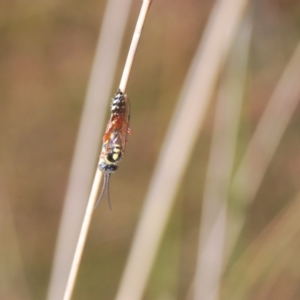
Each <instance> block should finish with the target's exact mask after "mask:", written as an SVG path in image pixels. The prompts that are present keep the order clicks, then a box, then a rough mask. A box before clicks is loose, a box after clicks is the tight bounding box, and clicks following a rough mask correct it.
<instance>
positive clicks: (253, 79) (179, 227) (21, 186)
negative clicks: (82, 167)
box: [0, 0, 300, 300]
mask: <svg viewBox="0 0 300 300" xmlns="http://www.w3.org/2000/svg"><path fill="white" fill-rule="evenodd" d="M105 4H106V2H105V1H94V0H87V1H84V2H83V1H77V0H76V1H72V2H71V1H64V2H61V1H50V0H44V1H39V2H35V1H28V2H23V1H19V0H15V1H9V0H2V1H1V2H0V145H1V147H0V204H1V203H2V202H3V203H4V202H7V203H9V206H10V209H11V212H12V216H13V227H3V226H4V224H5V223H4V221H5V218H4V219H2V223H1V224H0V225H1V226H2V229H1V244H0V256H2V259H1V260H0V262H1V266H0V268H1V271H0V272H1V277H0V281H1V282H0V298H1V299H5V300H6V299H7V300H15V299H37V300H38V299H44V298H45V295H46V291H47V284H48V280H49V276H50V270H51V263H52V258H53V253H54V247H55V241H56V236H57V231H58V225H59V220H60V215H61V209H62V205H63V198H64V193H65V190H66V184H67V180H68V174H69V170H70V164H71V160H72V155H73V149H74V144H75V139H76V134H77V129H78V124H79V119H80V115H81V109H82V107H83V100H84V97H85V92H86V88H87V83H88V79H89V74H90V71H91V65H92V61H93V55H94V51H95V46H96V42H97V37H98V32H99V27H100V25H101V18H102V14H103V12H104V9H105ZM212 4H213V1H209V0H201V1H193V0H187V1H179V0H173V1H155V0H154V1H153V4H152V6H151V9H150V13H149V17H148V18H147V21H146V25H145V28H144V32H143V36H142V39H141V42H140V46H139V48H138V53H137V56H136V59H135V61H134V66H133V71H132V75H131V77H130V81H129V86H128V91H127V92H128V94H129V96H130V99H131V109H132V110H131V128H132V131H133V134H132V135H131V136H130V137H129V143H128V146H127V149H126V155H125V157H124V159H123V161H122V164H121V166H120V170H119V171H118V172H117V173H116V174H115V175H114V176H113V178H112V180H111V199H112V201H113V211H112V212H109V210H108V208H107V207H106V204H105V203H102V204H101V205H100V207H99V209H98V210H97V211H96V213H95V216H94V219H93V222H92V227H91V230H90V234H89V237H88V240H87V245H86V249H85V252H84V256H83V261H82V265H81V267H80V272H79V277H78V281H77V284H76V289H75V293H74V299H113V298H114V296H115V293H116V289H117V287H118V283H119V280H120V277H121V274H122V270H123V267H124V263H125V259H126V256H127V253H128V251H129V247H130V242H131V240H132V236H133V233H134V228H135V225H136V222H137V220H138V217H139V213H140V209H141V207H142V205H143V202H142V201H143V196H144V195H145V194H146V191H147V187H148V183H149V180H150V178H151V174H152V171H153V167H154V165H155V161H156V158H157V155H158V153H159V151H160V146H161V144H162V141H163V139H164V136H165V132H166V129H167V126H168V123H169V120H170V117H171V115H172V112H173V109H174V107H175V105H176V101H177V99H178V96H179V93H180V89H181V87H182V84H183V81H184V78H185V75H186V72H187V70H188V68H189V64H190V62H191V60H192V57H193V54H194V52H195V49H196V47H197V45H198V42H199V39H200V38H201V34H202V32H203V29H204V27H205V24H206V21H207V19H208V16H209V12H210V9H211V6H212ZM139 8H140V1H134V7H133V10H132V14H131V19H130V22H129V24H128V28H127V29H128V30H127V34H126V36H125V40H124V46H123V48H122V49H123V50H122V51H123V52H122V55H121V58H120V64H119V68H118V73H117V78H116V86H117V82H118V80H119V78H120V74H121V70H122V68H123V65H124V59H125V57H126V55H127V51H128V45H129V43H130V40H131V35H132V30H133V28H134V25H135V22H136V17H137V12H138V10H139ZM252 9H253V18H254V31H253V40H252V44H251V52H250V66H249V71H248V79H247V90H246V93H245V101H244V107H243V114H242V120H241V128H240V138H239V141H240V143H239V145H238V153H237V158H236V163H237V164H238V162H239V159H240V158H241V156H242V155H243V153H244V150H245V148H246V146H247V142H248V140H249V138H250V136H251V133H252V132H253V130H254V128H255V126H256V124H257V122H258V120H259V118H260V116H261V114H262V112H263V110H264V107H265V105H266V103H267V101H268V99H269V97H270V95H271V93H272V91H273V90H274V87H275V86H276V83H277V80H278V78H279V77H280V75H281V73H282V70H283V68H284V66H285V64H286V63H287V61H288V59H289V58H290V56H291V54H292V53H293V50H294V48H295V46H296V45H297V43H298V40H299V36H300V2H299V1H296V0H289V1H287V0H273V1H271V0H265V1H254V2H253V3H252ZM299 82H300V78H299ZM299 84H300V83H299ZM112 93H113V92H112ZM213 112H214V105H211V107H210V111H209V112H208V114H207V118H206V122H205V124H204V127H203V130H202V132H201V136H199V141H198V144H197V146H196V148H195V150H194V153H193V157H192V159H191V161H190V164H189V166H188V168H187V170H188V171H187V172H186V174H185V176H184V181H183V183H182V186H181V189H180V192H179V194H178V196H177V198H178V199H177V205H176V207H175V209H174V211H173V214H172V217H171V221H170V224H169V226H168V229H167V233H166V236H165V239H164V242H163V245H162V246H161V250H160V253H159V256H158V259H157V262H156V265H155V266H154V271H153V273H152V276H151V280H150V285H149V286H148V289H147V292H146V295H145V299H147V300H148V299H149V300H150V299H158V300H159V299H163V300H168V299H185V296H186V295H187V292H188V289H189V287H190V284H191V281H192V279H193V276H194V271H195V261H196V247H197V238H198V227H199V216H200V211H201V198H202V192H203V182H204V178H205V171H206V163H207V158H208V153H209V142H210V136H211V130H212V118H213V114H214V113H213ZM299 116H300V108H299V107H298V109H297V110H296V111H295V113H294V116H293V119H292V121H291V122H290V124H289V126H288V129H287V131H286V132H285V134H284V137H283V139H282V141H281V143H280V146H279V148H278V149H277V151H276V154H275V157H274V158H273V160H272V163H271V165H270V167H269V169H268V172H267V175H266V177H265V179H264V181H263V183H262V186H261V187H260V190H259V193H258V195H257V197H256V198H255V201H254V203H253V205H252V206H251V208H250V210H249V213H248V217H247V223H246V225H245V228H244V230H243V235H242V237H241V238H240V240H239V244H238V245H237V248H236V250H235V255H234V257H232V258H231V264H232V266H234V264H235V262H236V261H238V260H241V259H243V254H244V251H246V249H248V248H249V247H250V245H252V243H253V241H255V240H256V239H257V237H258V236H259V235H260V234H261V232H262V231H263V229H264V228H265V227H266V226H268V225H269V224H270V222H271V221H272V220H273V218H274V217H275V216H276V215H277V214H278V213H280V212H281V211H282V209H284V208H285V207H286V206H287V205H288V204H289V203H291V201H293V199H294V197H295V195H296V194H297V192H298V191H299V189H300V180H299V178H300V156H299V151H300V136H299V129H300V118H299ZM187 117H188V116H187ZM99 138H100V137H99ZM83 201H85V199H83ZM1 205H2V204H1ZM3 207H4V208H5V207H7V206H6V205H4V204H3ZM0 209H1V208H0ZM5 213H6V210H3V215H5ZM291 213H292V212H291ZM12 229H14V230H15V231H14V232H10V231H9V230H12ZM6 230H7V232H6ZM3 232H5V235H4V234H3ZM288 232H289V230H287V233H286V234H287V235H288ZM14 235H15V236H16V239H17V243H18V244H17V245H16V247H19V251H20V254H21V257H20V258H21V261H22V265H23V268H24V274H23V275H24V276H23V275H22V273H18V271H16V272H12V271H11V270H14V265H15V264H16V263H17V261H16V258H15V252H14V251H8V252H5V251H4V250H3V249H4V248H5V244H6V243H9V242H10V239H11V238H12V237H13V236H14ZM268 240H269V239H268V238H266V239H265V240H263V241H261V243H262V244H263V243H264V242H265V243H266V242H268ZM277 243H279V244H280V240H279V241H277ZM277 246H279V245H276V244H274V248H276V247H277ZM299 246H300V241H299V238H297V239H293V240H292V241H291V242H290V243H287V244H286V246H285V248H284V249H283V251H282V252H280V253H279V254H278V257H277V260H276V259H274V261H273V263H272V266H271V267H269V268H275V269H276V268H277V271H276V272H277V273H276V272H275V273H274V272H273V273H272V272H271V271H270V272H267V270H263V271H262V272H265V273H264V276H262V275H261V274H260V275H259V276H258V275H257V278H254V279H253V278H252V281H251V282H254V283H253V285H250V286H248V284H249V282H250V281H247V280H248V279H247V277H245V278H244V279H243V274H244V273H245V272H246V270H247V268H248V267H249V265H250V264H251V261H252V259H253V257H255V255H257V253H256V252H255V249H256V251H259V247H258V248H255V249H254V250H253V251H254V252H253V253H252V254H251V253H250V254H249V255H248V256H247V257H246V258H244V259H246V263H245V262H244V268H241V269H239V272H240V273H238V274H236V275H237V276H238V277H239V279H240V280H242V281H243V283H242V284H244V285H245V286H244V289H245V290H246V291H247V292H245V293H244V294H243V296H242V298H239V299H272V300H274V299H278V300H282V299H285V300H287V299H299V298H300V289H299V280H300V271H299V270H300V268H299V267H300V266H299V261H300V260H299V258H300V257H299V251H297V250H298V249H299ZM261 247H262V246H261ZM270 251H272V248H271V249H270ZM4 254H5V256H4ZM288 254H290V255H288ZM251 255H252V256H251ZM282 260H283V261H284V262H282ZM276 262H280V263H281V265H280V266H281V267H278V266H277V265H276ZM230 270H231V269H230V268H229V270H228V271H227V273H225V277H224V285H225V288H226V290H227V293H229V295H230V294H231V291H233V290H234V289H235V285H236V282H234V281H233V282H232V281H230V280H228V281H226V280H227V277H226V274H229V275H228V278H231V277H229V276H231V275H230V272H231V271H230ZM272 274H277V276H275V278H273V279H272V277H271V275H272ZM253 276H256V275H253ZM26 286H27V288H26ZM26 290H27V291H26ZM262 290H263V292H262ZM27 293H28V297H27V296H25V295H26V294H27ZM225 294H226V293H225ZM225 294H224V295H225ZM226 295H227V296H224V299H232V298H230V296H228V294H226ZM262 295H263V296H262ZM236 299H238V298H236Z"/></svg>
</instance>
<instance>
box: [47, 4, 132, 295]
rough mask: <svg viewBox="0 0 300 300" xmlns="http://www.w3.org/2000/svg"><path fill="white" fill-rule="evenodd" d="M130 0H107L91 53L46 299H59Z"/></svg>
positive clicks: (63, 286) (94, 163)
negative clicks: (81, 111)
mask: <svg viewBox="0 0 300 300" xmlns="http://www.w3.org/2000/svg"><path fill="white" fill-rule="evenodd" d="M130 5H131V0H124V1H118V0H109V1H108V2H107V8H106V12H105V14H104V19H103V24H102V28H101V32H100V35H99V41H98V45H97V49H96V53H95V59H94V63H93V68H92V73H91V78H90V82H89V86H88V90H87V95H86V100H85V105H84V109H83V113H82V117H81V121H80V128H79V132H78V137H77V141H76V146H75V153H74V157H73V162H72V166H71V171H70V178H69V182H68V187H67V191H66V196H65V202H64V208H63V212H62V218H61V224H60V229H59V233H58V240H57V245H56V250H55V257H54V262H53V269H52V274H51V279H50V285H49V290H48V296H47V299H48V300H57V299H62V297H63V293H64V288H65V286H66V282H67V278H68V274H69V270H70V266H71V263H72V258H73V255H74V249H75V245H76V242H77V239H78V234H79V230H80V226H81V223H82V219H83V215H84V211H85V208H86V199H88V197H89V192H90V188H91V182H92V177H93V175H94V173H95V165H96V162H97V159H96V158H97V155H98V149H99V140H100V137H101V133H102V131H103V121H104V116H105V113H106V108H107V104H108V100H109V98H110V96H111V88H112V82H113V78H114V73H115V69H116V65H117V60H118V57H119V53H120V47H121V42H122V37H123V35H124V31H125V27H126V22H127V19H128V15H129V8H130Z"/></svg>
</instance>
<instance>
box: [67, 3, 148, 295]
mask: <svg viewBox="0 0 300 300" xmlns="http://www.w3.org/2000/svg"><path fill="white" fill-rule="evenodd" d="M150 3H151V0H143V4H142V8H141V11H140V15H139V18H138V21H137V26H136V28H135V31H134V34H133V39H132V44H133V46H131V47H130V51H129V54H128V57H127V61H126V66H125V68H124V71H123V75H122V78H121V83H120V89H121V91H123V92H125V89H126V84H127V81H128V77H129V74H130V70H131V66H132V62H133V59H134V55H135V52H136V48H137V46H138V41H139V37H140V35H141V31H142V27H143V24H144V21H145V17H146V13H147V11H148V9H149V6H150ZM102 175H103V173H102V172H101V171H100V170H99V169H98V168H97V170H96V174H95V177H94V181H93V185H92V190H91V193H90V197H89V200H88V205H87V208H86V212H85V215H84V218H83V222H82V226H81V230H80V234H79V238H78V242H77V245H76V249H75V254H74V257H73V261H72V265H71V270H70V273H69V277H68V281H67V285H66V289H65V293H64V297H63V299H64V300H69V299H71V297H72V293H73V289H74V285H75V281H76V277H77V273H78V269H79V265H80V261H81V257H82V253H83V249H84V245H85V241H86V237H87V233H88V229H89V226H90V222H91V218H92V215H93V210H94V207H95V203H96V200H97V196H98V194H99V189H100V184H101V179H102Z"/></svg>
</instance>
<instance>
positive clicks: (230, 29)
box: [116, 0, 247, 300]
mask: <svg viewBox="0 0 300 300" xmlns="http://www.w3.org/2000/svg"><path fill="white" fill-rule="evenodd" d="M246 4H247V1H236V0H229V1H218V2H217V4H216V5H215V8H214V9H213V13H212V15H211V17H210V20H209V23H208V26H207V28H206V31H205V34H204V38H203V40H202V42H201V43H200V45H199V47H198V50H197V53H196V56H195V58H194V60H193V63H192V66H191V68H190V71H189V74H188V76H187V79H186V81H185V84H184V87H183V91H182V94H181V96H180V101H179V104H178V105H177V108H176V111H175V113H174V116H173V119H172V121H171V124H170V126H169V130H168V132H167V135H166V138H165V142H164V145H163V147H162V150H161V154H160V156H159V159H158V161H157V165H156V168H155V171H154V174H153V177H152V181H151V183H150V187H149V190H148V194H147V196H146V199H145V206H144V208H143V211H142V215H141V218H140V221H139V224H138V228H137V231H136V234H135V237H134V241H133V244H132V248H131V251H130V254H129V258H128V261H127V264H126V267H125V271H124V274H123V277H122V280H121V284H120V287H119V290H118V293H117V297H116V299H117V300H127V299H131V300H138V299H141V298H142V295H143V292H144V289H145V286H146V283H147V280H148V277H149V274H150V270H151V267H152V265H153V262H154V259H155V255H156V253H157V250H158V246H159V243H160V240H161V238H162V235H163V233H164V229H165V227H166V224H167V221H168V217H169V214H170V211H171V209H172V206H173V203H174V196H175V194H176V191H177V189H178V187H179V184H180V181H181V178H182V176H183V174H184V171H185V168H186V166H187V163H188V160H189V157H190V154H191V152H192V149H193V146H194V144H195V142H196V138H197V134H198V132H199V130H200V128H201V125H202V122H203V118H204V115H205V112H206V109H207V105H208V103H209V99H210V97H211V94H212V92H213V88H214V86H215V82H216V79H217V75H218V73H219V70H220V68H221V67H222V65H223V61H224V58H225V57H226V56H227V53H228V50H229V47H230V45H231V42H232V40H233V37H234V35H235V33H236V30H237V28H238V26H239V23H240V20H241V18H242V16H243V11H244V8H245V6H246ZM176 149H178V150H177V151H176Z"/></svg>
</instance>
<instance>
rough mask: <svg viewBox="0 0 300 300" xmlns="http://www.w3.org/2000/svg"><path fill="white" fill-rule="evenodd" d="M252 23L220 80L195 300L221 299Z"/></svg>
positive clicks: (245, 25) (241, 32)
mask: <svg viewBox="0 0 300 300" xmlns="http://www.w3.org/2000/svg"><path fill="white" fill-rule="evenodd" d="M250 36H251V23H250V22H249V20H248V19H246V20H245V21H244V22H243V26H241V29H240V30H239V34H238V38H237V39H236V42H235V46H234V48H233V51H232V53H231V55H230V59H229V62H228V64H227V67H226V72H225V74H224V76H223V80H222V82H221V86H220V90H219V94H218V99H217V103H216V112H215V121H214V128H213V135H212V143H211V150H210V156H209V160H208V167H207V175H206V181H205V187H204V195H203V201H202V210H201V223H200V237H199V247H198V262H197V266H196V276H195V281H194V299H195V300H217V299H219V285H220V279H221V275H222V270H223V259H224V244H225V232H226V225H227V201H228V191H229V184H230V179H231V174H232V168H233V162H234V156H235V149H236V142H237V132H238V125H239V118H240V111H241V107H242V99H243V94H244V86H245V77H246V73H247V61H248V53H249V45H250Z"/></svg>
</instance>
